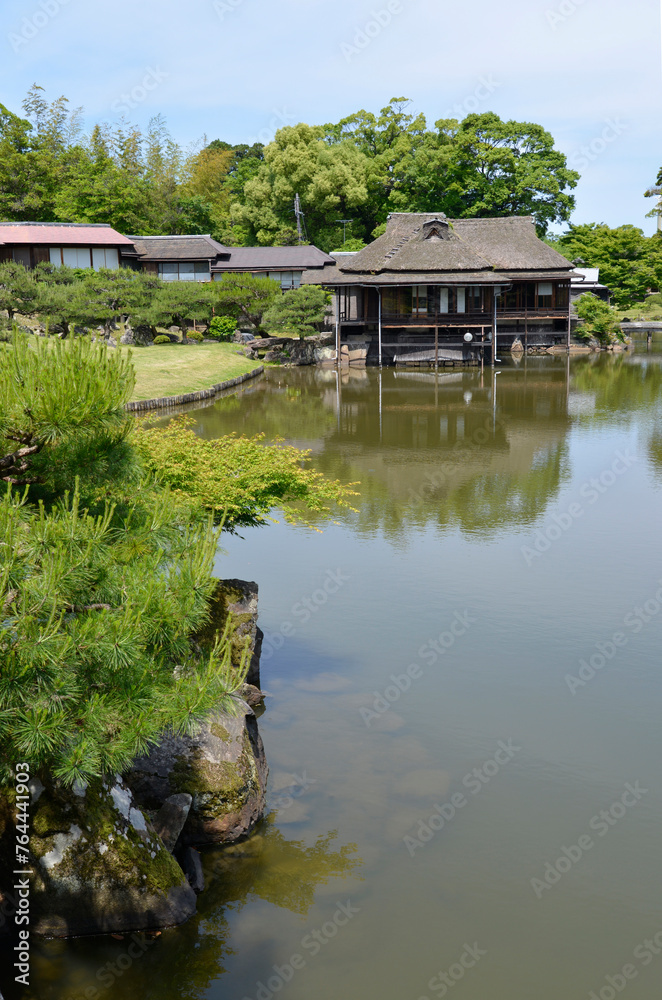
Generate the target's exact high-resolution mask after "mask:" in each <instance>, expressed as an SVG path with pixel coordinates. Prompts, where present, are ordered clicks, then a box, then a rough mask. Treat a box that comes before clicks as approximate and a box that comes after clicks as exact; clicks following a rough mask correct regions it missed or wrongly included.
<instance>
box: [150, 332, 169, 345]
mask: <svg viewBox="0 0 662 1000" xmlns="http://www.w3.org/2000/svg"><path fill="white" fill-rule="evenodd" d="M154 343H155V344H172V340H171V339H170V337H166V335H165V333H160V334H159V335H158V337H154Z"/></svg>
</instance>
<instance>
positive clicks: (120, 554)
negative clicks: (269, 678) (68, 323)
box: [0, 335, 247, 785]
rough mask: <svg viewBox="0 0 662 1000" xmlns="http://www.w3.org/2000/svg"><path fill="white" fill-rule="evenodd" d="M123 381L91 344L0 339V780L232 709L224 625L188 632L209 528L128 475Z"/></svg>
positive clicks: (203, 600) (205, 596) (237, 677)
mask: <svg viewBox="0 0 662 1000" xmlns="http://www.w3.org/2000/svg"><path fill="white" fill-rule="evenodd" d="M132 384H133V375H132V372H131V369H130V367H129V365H128V363H127V361H126V360H124V359H122V358H121V357H117V356H108V354H107V353H106V350H105V348H104V347H103V346H98V345H92V344H90V343H89V342H86V341H82V340H68V341H62V342H56V343H48V344H37V345H36V349H35V347H33V346H32V344H31V343H30V344H28V342H27V338H25V337H22V336H21V335H15V336H14V339H13V342H12V344H11V346H4V345H0V413H1V414H2V424H1V426H0V439H1V441H2V443H3V445H4V448H3V449H2V451H3V455H2V459H1V461H2V463H3V465H2V471H3V478H4V480H5V482H6V486H5V489H4V493H3V495H2V496H1V497H0V539H2V544H1V545H0V785H1V784H2V783H4V782H7V781H9V780H10V777H11V768H12V767H13V766H14V765H15V763H16V762H17V761H27V762H29V763H30V765H31V770H32V773H42V774H43V775H45V776H46V775H47V776H48V777H50V778H58V779H60V780H62V781H64V782H65V783H68V784H71V783H73V782H75V781H88V780H91V779H94V778H99V777H102V776H104V775H108V774H113V773H116V772H121V771H123V770H124V769H125V768H126V767H127V766H128V765H129V764H130V763H131V761H132V760H133V759H134V758H135V756H136V755H138V754H140V753H142V752H144V751H145V750H146V749H147V748H148V746H149V745H150V744H151V743H153V742H155V741H157V740H158V738H159V736H160V735H161V734H163V733H164V732H166V731H175V732H184V731H187V730H190V729H192V728H193V727H195V725H196V723H197V722H198V720H201V719H202V718H203V717H204V716H205V715H206V714H208V713H209V712H210V711H211V710H212V709H218V708H222V709H224V710H228V711H231V710H232V708H233V699H232V692H233V691H234V690H235V689H236V688H237V686H238V685H240V684H241V683H242V681H243V679H244V673H245V669H246V657H247V652H246V654H245V656H244V661H243V665H242V667H240V668H239V670H237V668H235V667H232V666H231V659H230V658H231V643H230V637H229V636H228V634H227V633H226V634H224V635H223V636H222V637H220V639H219V640H218V642H217V643H216V646H215V647H214V649H213V650H212V651H211V652H210V653H205V652H203V650H202V649H201V647H200V646H199V645H198V644H197V643H196V641H195V636H196V633H197V632H198V631H199V630H200V629H201V628H202V626H203V625H204V624H205V623H206V622H207V621H208V619H209V602H210V598H211V596H212V594H213V592H214V589H215V586H216V581H215V580H214V578H213V577H212V576H211V571H212V563H213V559H214V556H215V553H216V549H217V540H218V529H217V528H215V527H214V526H213V524H212V523H211V520H202V519H201V517H200V516H199V515H197V514H196V509H197V508H196V507H195V506H193V505H190V504H188V505H187V503H186V502H185V500H184V499H183V498H181V497H179V498H178V497H175V496H174V494H171V493H170V492H169V490H168V489H167V488H165V487H161V486H158V485H157V484H155V483H154V481H153V480H152V479H151V478H149V477H146V476H145V475H143V474H142V473H141V471H140V466H139V463H138V460H137V458H136V457H135V454H134V453H133V451H132V448H131V446H130V442H128V434H129V428H130V426H131V420H132V418H130V417H129V416H128V415H127V414H126V412H125V411H124V409H123V404H124V402H125V400H126V399H127V397H128V395H129V394H130V392H131V387H132ZM16 445H18V448H16V447H15V446H16ZM12 448H14V449H15V450H14V451H11V450H9V449H12ZM17 452H22V454H18V453H17ZM99 455H101V456H102V458H101V459H99V458H98V456H99ZM132 462H133V464H132ZM67 478H69V482H68V484H67V482H66V481H67ZM19 486H20V488H18V487H19Z"/></svg>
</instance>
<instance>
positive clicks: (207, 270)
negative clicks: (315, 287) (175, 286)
mask: <svg viewBox="0 0 662 1000" xmlns="http://www.w3.org/2000/svg"><path fill="white" fill-rule="evenodd" d="M129 239H130V240H131V242H132V243H133V245H134V246H135V248H136V251H137V254H138V256H137V258H136V266H138V267H140V268H142V269H144V270H146V271H150V272H152V273H154V274H159V275H160V276H161V277H162V278H163V279H164V281H178V280H179V281H218V280H219V279H220V278H222V277H223V275H224V274H227V273H230V272H234V273H242V274H253V275H255V276H258V277H266V278H272V279H273V280H274V281H278V282H279V283H280V285H281V287H282V288H297V287H298V286H299V283H300V281H301V275H302V274H303V272H304V271H305V270H307V269H308V270H312V271H316V270H321V269H322V268H323V267H324V266H325V265H327V264H333V262H334V261H333V257H330V256H329V255H328V254H326V253H323V252H322V251H321V250H318V249H317V247H314V246H293V247H226V246H223V244H221V243H218V242H217V241H216V240H213V239H212V238H211V236H208V235H207V236H197V235H190V236H131V237H129Z"/></svg>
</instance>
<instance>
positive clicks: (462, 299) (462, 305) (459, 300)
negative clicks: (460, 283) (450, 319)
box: [455, 288, 466, 313]
mask: <svg viewBox="0 0 662 1000" xmlns="http://www.w3.org/2000/svg"><path fill="white" fill-rule="evenodd" d="M465 292H466V288H457V289H456V290H455V302H456V311H457V312H459V313H463V312H466V295H465Z"/></svg>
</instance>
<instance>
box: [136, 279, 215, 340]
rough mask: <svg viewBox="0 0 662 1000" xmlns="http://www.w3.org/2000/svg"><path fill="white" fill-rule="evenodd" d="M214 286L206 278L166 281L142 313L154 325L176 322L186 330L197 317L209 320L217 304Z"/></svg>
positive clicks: (145, 319) (144, 320) (202, 320)
mask: <svg viewBox="0 0 662 1000" xmlns="http://www.w3.org/2000/svg"><path fill="white" fill-rule="evenodd" d="M214 301H215V299H214V295H213V288H212V285H211V283H210V282H204V281H163V282H161V281H160V282H159V287H158V289H157V290H156V292H155V294H154V295H153V296H152V297H151V298H150V300H149V303H148V304H147V306H146V308H145V310H144V311H143V313H142V320H141V321H143V322H146V323H148V324H149V325H150V326H170V325H171V324H174V325H175V326H178V327H180V328H181V329H182V330H186V328H187V327H188V326H189V324H190V323H192V322H193V320H196V321H197V322H201V323H208V322H209V321H210V320H211V316H212V307H213V304H214Z"/></svg>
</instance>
